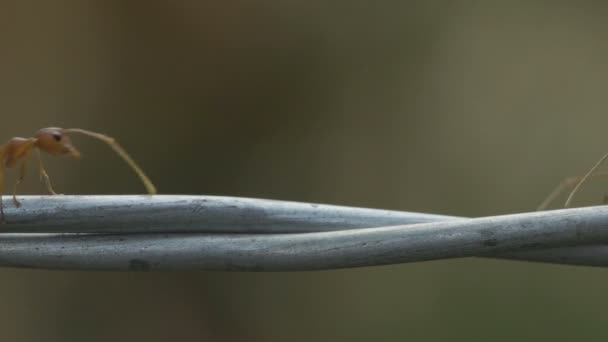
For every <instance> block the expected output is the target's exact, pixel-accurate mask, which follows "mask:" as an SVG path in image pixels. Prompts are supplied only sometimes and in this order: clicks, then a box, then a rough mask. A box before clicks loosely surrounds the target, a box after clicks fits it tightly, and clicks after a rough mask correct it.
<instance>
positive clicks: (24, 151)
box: [0, 127, 156, 223]
mask: <svg viewBox="0 0 608 342" xmlns="http://www.w3.org/2000/svg"><path fill="white" fill-rule="evenodd" d="M74 133H76V134H84V135H87V136H90V137H93V138H95V139H98V140H101V141H103V142H105V143H107V144H108V145H110V147H111V148H112V149H113V150H114V151H115V152H116V153H117V154H118V155H119V156H120V157H121V158H122V159H123V160H124V161H125V162H126V163H127V164H129V166H130V167H131V168H132V169H133V171H135V173H137V175H138V176H139V178H140V179H141V181H142V182H143V183H144V186H145V187H146V190H147V191H148V193H149V194H150V195H154V194H156V187H155V186H154V184H152V182H151V181H150V179H149V178H148V177H147V176H146V175H145V174H144V172H143V171H142V170H141V169H140V168H139V166H137V164H136V163H135V161H133V158H131V157H130V156H129V154H128V153H127V152H126V151H125V150H124V149H123V148H122V147H121V146H120V145H119V144H118V143H117V142H116V141H115V140H114V138H111V137H109V136H107V135H104V134H100V133H95V132H91V131H87V130H84V129H80V128H69V129H63V128H57V127H49V128H43V129H41V130H39V131H38V132H36V134H35V135H34V137H33V138H29V139H26V138H12V139H10V140H9V141H8V142H7V143H6V144H4V145H1V146H0V223H4V222H5V221H4V206H3V204H2V194H3V193H4V169H5V168H12V167H14V166H16V165H17V164H18V163H19V162H21V165H20V166H19V177H18V178H17V181H16V182H15V185H14V186H13V202H14V203H15V206H16V207H20V206H21V202H19V201H18V200H17V187H18V186H19V184H20V183H21V182H22V181H23V177H24V176H25V168H26V167H27V163H28V161H29V159H30V156H31V153H32V150H34V149H35V150H36V151H37V154H38V160H39V161H40V179H41V180H43V179H44V182H45V184H46V188H47V189H48V191H49V192H50V193H51V194H52V195H57V193H55V191H54V190H53V187H52V185H51V180H50V178H49V175H48V174H47V173H46V170H45V169H44V164H43V163H42V156H41V155H40V151H41V150H42V151H44V152H47V153H48V154H50V155H52V156H70V157H74V158H80V152H78V150H77V149H76V148H75V147H74V145H72V140H71V139H70V137H69V135H70V134H74Z"/></svg>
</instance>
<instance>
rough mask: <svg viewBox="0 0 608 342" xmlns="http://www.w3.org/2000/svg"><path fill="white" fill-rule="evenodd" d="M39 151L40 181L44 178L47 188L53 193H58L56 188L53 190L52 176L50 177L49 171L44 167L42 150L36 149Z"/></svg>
mask: <svg viewBox="0 0 608 342" xmlns="http://www.w3.org/2000/svg"><path fill="white" fill-rule="evenodd" d="M36 151H37V152H38V161H39V162H40V181H43V180H44V184H45V185H46V189H47V190H48V191H49V193H50V194H51V195H57V193H56V192H55V190H53V186H52V185H51V178H49V175H48V173H46V170H45V169H44V163H43V162H42V155H41V153H40V150H36Z"/></svg>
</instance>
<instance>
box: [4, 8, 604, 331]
mask: <svg viewBox="0 0 608 342" xmlns="http://www.w3.org/2000/svg"><path fill="white" fill-rule="evenodd" d="M607 14H608V13H607V8H606V6H605V5H604V4H603V3H601V2H586V3H575V2H549V1H536V2H508V1H503V2H492V1H489V2H464V1H455V2H450V1H428V2H425V1H407V2H388V1H386V2H371V1H369V2H368V1H330V2H321V1H308V2H305V1H270V0H266V1H255V2H251V1H236V2H219V1H216V2H199V1H192V0H190V1H188V0H179V1H171V2H169V1H157V0H154V1H146V2H144V1H139V2H134V1H131V2H125V1H116V0H111V1H102V0H91V1H76V0H60V1H53V2H43V1H33V0H24V1H17V0H0V75H1V77H0V98H1V99H2V101H0V113H2V114H0V118H1V119H2V121H1V124H0V136H3V137H5V138H6V139H8V138H9V137H12V136H29V135H32V134H33V133H34V132H35V131H36V130H37V129H38V128H40V127H45V126H62V127H68V126H70V127H72V126H73V127H82V128H87V129H91V130H97V131H101V132H105V133H108V134H110V135H112V136H114V137H116V138H117V139H118V140H119V141H120V142H121V143H122V144H123V145H124V146H125V147H127V149H128V150H129V151H130V152H131V154H132V155H133V156H135V157H136V159H137V160H138V162H139V163H140V164H141V165H142V166H143V168H144V169H145V170H146V172H147V173H148V174H149V175H150V176H151V177H152V178H153V179H154V180H155V182H156V183H157V185H158V187H159V189H160V191H161V192H162V193H167V194H171V193H180V194H214V195H229V196H249V197H263V198H275V199H284V200H298V201H313V202H321V203H332V204H343V205H356V206H366V207H377V208H387V209H400V210H412V211H422V212H434V213H442V214H451V215H461V216H482V215H493V214H501V213H512V212H522V211H530V210H533V209H534V208H535V207H536V205H538V204H539V203H540V201H541V200H542V199H543V198H544V196H545V195H546V194H547V193H548V192H549V191H550V190H551V189H552V187H553V186H555V185H556V184H557V183H558V182H559V181H560V179H562V178H563V177H565V176H570V175H577V174H580V173H582V172H584V171H585V170H586V169H587V167H589V166H591V164H592V163H593V162H594V161H595V160H596V159H597V158H599V156H601V155H602V154H603V153H604V152H605V151H606V150H608V144H606V143H605V142H606V137H605V128H604V127H606V124H608V119H607V118H608V117H607V115H606V113H607V112H608V110H607V109H608V105H607V104H606V101H605V99H606V95H605V89H606V88H608V87H607V85H608V84H607V83H608V64H606V60H607V59H608V45H606V44H605V42H606V41H607V39H606V38H607V37H606V35H607V33H608V30H607V29H608V26H607V25H608V24H607V23H606V20H605V18H606V15H607ZM76 143H77V144H78V146H79V147H80V149H81V150H82V152H83V153H84V154H85V155H84V158H83V159H82V160H80V161H74V160H67V159H57V160H55V159H50V158H46V160H47V163H48V164H49V172H50V173H51V176H52V178H53V179H54V181H55V183H56V187H57V188H58V190H59V191H61V192H64V193H70V194H110V193H139V192H142V191H143V189H142V188H141V185H140V184H139V182H138V180H137V179H136V178H135V177H134V176H133V175H132V173H131V172H130V171H129V170H128V169H127V167H126V166H125V165H123V164H122V162H121V161H120V160H119V159H118V158H117V157H116V156H114V155H113V154H112V152H111V151H110V150H109V149H108V148H107V147H106V146H103V145H102V144H100V143H98V142H95V141H90V140H87V139H85V138H81V139H80V138H79V139H78V141H77V142H76ZM34 173H35V172H30V174H29V175H28V177H27V182H26V183H27V184H25V185H24V192H25V193H40V192H43V191H44V188H43V187H42V186H41V185H40V184H39V183H38V182H37V179H36V176H35V175H34ZM13 177H14V176H13ZM593 184H594V185H593V186H589V187H588V188H587V189H586V190H585V193H584V194H582V196H581V198H580V199H579V205H585V204H591V203H597V202H598V200H599V199H601V196H602V195H603V193H604V192H605V191H606V190H605V189H606V188H607V186H606V182H605V181H604V182H602V181H594V183H593ZM24 204H25V205H27V203H24ZM0 272H1V274H2V279H3V281H2V282H1V283H0V289H1V290H2V291H1V293H2V295H0V301H1V305H0V318H1V320H0V337H1V338H2V340H7V341H9V340H10V341H39V340H45V341H82V340H87V341H133V340H142V341H166V340H169V339H179V340H183V341H188V340H194V341H198V340H209V341H317V340H319V341H323V340H327V341H369V340H371V339H374V338H379V339H381V340H384V341H391V340H398V341H402V340H406V339H413V340H428V341H443V340H447V339H449V340H454V341H470V340H493V341H512V340H515V339H525V340H528V339H533V338H534V339H542V340H545V339H551V340H553V341H571V340H574V339H577V340H578V339H581V338H595V339H600V338H602V337H604V338H605V337H606V335H608V333H607V332H606V329H605V321H606V319H605V318H604V317H603V315H602V312H603V301H604V300H607V299H608V295H606V293H605V291H604V288H605V286H604V284H605V283H604V281H607V282H608V274H606V271H605V270H603V269H593V268H585V267H571V266H556V265H543V264H531V263H522V262H505V261H498V260H482V259H463V260H451V261H437V262H427V263H419V264H408V265H397V266H385V267H378V268H364V269H352V270H339V271H326V272H307V273H223V272H209V273H207V272H192V273H94V272H90V273H89V272H50V271H38V270H13V269H2V270H0Z"/></svg>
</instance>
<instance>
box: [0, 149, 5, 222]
mask: <svg viewBox="0 0 608 342" xmlns="http://www.w3.org/2000/svg"><path fill="white" fill-rule="evenodd" d="M1 162H2V161H1V160H0V163H1ZM3 194H4V165H0V224H4V223H6V221H5V220H4V204H3V203H2V202H3V201H2V195H3Z"/></svg>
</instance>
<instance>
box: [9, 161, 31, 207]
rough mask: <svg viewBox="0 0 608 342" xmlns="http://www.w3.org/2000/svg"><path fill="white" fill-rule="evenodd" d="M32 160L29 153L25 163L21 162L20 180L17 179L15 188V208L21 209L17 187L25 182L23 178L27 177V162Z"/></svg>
mask: <svg viewBox="0 0 608 342" xmlns="http://www.w3.org/2000/svg"><path fill="white" fill-rule="evenodd" d="M29 159H30V153H29V152H28V153H27V154H26V155H25V156H24V159H23V161H22V162H21V167H19V178H17V181H16V182H15V185H14V186H13V203H15V206H16V207H17V208H19V207H21V202H19V200H17V187H19V184H21V182H22V181H23V178H24V177H25V168H26V167H27V162H28V160H29Z"/></svg>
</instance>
